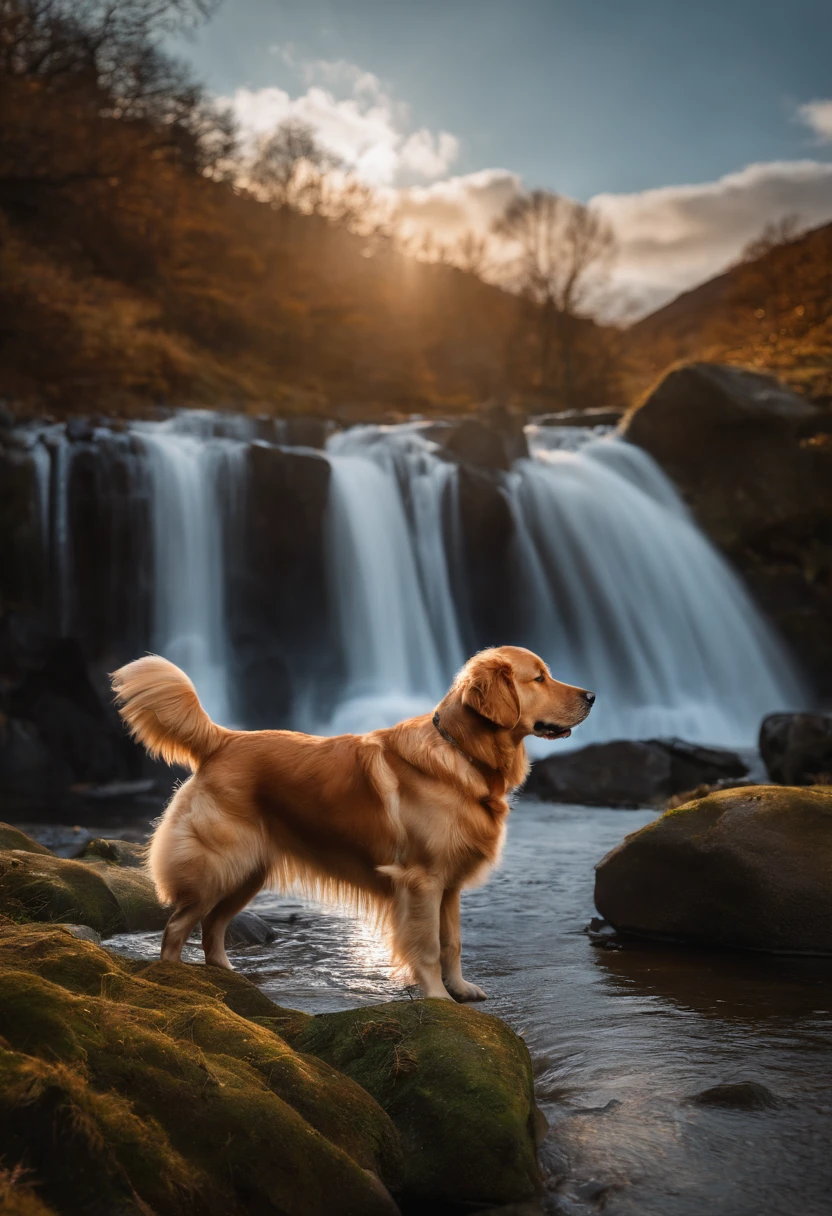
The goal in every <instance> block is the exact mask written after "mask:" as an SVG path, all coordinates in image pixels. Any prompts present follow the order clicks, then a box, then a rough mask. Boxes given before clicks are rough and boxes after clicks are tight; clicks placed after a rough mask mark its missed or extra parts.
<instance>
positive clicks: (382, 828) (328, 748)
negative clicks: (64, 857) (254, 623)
mask: <svg viewBox="0 0 832 1216" xmlns="http://www.w3.org/2000/svg"><path fill="white" fill-rule="evenodd" d="M112 682H113V689H114V691H115V693H116V699H117V703H118V706H119V712H120V714H121V716H122V718H123V719H124V721H125V722H126V723H127V725H128V727H129V728H130V730H131V732H132V734H133V735H134V737H135V738H136V739H138V740H139V741H140V742H141V743H143V744H144V746H145V748H146V749H147V751H148V752H149V753H150V755H151V756H161V757H162V758H163V759H164V760H166V761H167V763H169V764H183V765H186V766H187V767H189V768H190V769H192V770H193V774H194V775H193V776H192V777H190V778H188V780H187V781H185V782H184V783H183V784H182V785H181V786H180V787H179V789H178V790H177V791H176V793H175V795H174V797H173V799H172V800H171V802H170V805H169V806H168V808H167V810H166V811H165V814H164V816H163V817H162V819H161V821H160V823H159V825H158V827H157V828H156V831H155V833H154V835H153V839H152V841H151V845H150V854H149V865H150V871H151V874H152V876H153V880H154V882H155V884H156V891H157V893H158V896H159V899H160V900H161V901H162V903H163V904H168V905H172V906H173V913H172V915H171V917H170V920H169V921H168V924H167V927H166V929H165V932H164V936H163V938H162V958H163V959H168V960H178V959H179V958H180V956H181V953H182V947H183V945H184V944H185V942H186V941H187V939H188V937H189V936H190V934H191V932H192V931H193V929H194V928H195V927H196V925H197V924H198V923H199V922H200V921H201V922H202V948H203V950H204V952H205V961H206V963H210V964H213V965H215V966H218V967H229V966H230V963H229V961H228V957H227V955H226V953H225V931H226V928H227V926H228V923H229V921H230V920H231V918H232V917H233V916H235V915H236V914H237V913H238V912H239V911H240V910H241V909H242V908H244V907H245V905H246V904H247V903H248V902H249V900H250V899H252V898H253V896H254V895H256V894H257V892H258V891H259V890H260V889H261V887H263V886H265V885H267V884H268V885H270V886H273V887H276V888H278V889H279V890H282V891H295V892H300V893H305V894H307V895H309V896H312V897H314V898H317V899H319V900H323V901H330V902H337V903H341V904H344V903H346V904H349V905H352V907H353V908H354V909H355V910H356V911H358V912H365V913H370V914H372V915H375V917H377V918H378V920H379V921H381V922H382V923H383V924H384V926H385V927H386V929H387V931H388V937H389V939H390V943H391V947H392V953H393V956H394V959H395V960H396V962H397V963H398V964H401V965H402V966H405V967H407V968H409V970H410V972H411V974H412V977H413V979H414V981H415V982H416V983H418V984H419V985H420V987H421V989H422V991H423V993H424V995H425V996H427V997H442V998H448V997H454V998H456V1000H458V1001H477V1000H483V999H484V998H485V993H484V992H483V991H482V989H481V988H478V987H477V985H476V984H471V983H469V982H468V981H467V980H465V979H463V976H462V967H461V949H460V932H459V895H460V891H461V890H462V888H463V887H470V886H473V885H476V884H478V883H481V882H482V881H483V880H484V879H485V877H486V876H487V874H488V872H489V870H490V869H491V867H492V866H493V865H494V864H495V862H496V861H497V860H498V858H499V856H500V850H501V849H502V845H503V840H504V837H505V831H506V818H507V816H508V813H509V804H508V802H507V801H506V795H507V794H508V793H509V792H510V791H511V790H513V789H515V788H516V787H517V786H519V785H520V784H521V783H522V782H523V781H524V780H525V778H526V775H527V773H528V768H529V762H528V759H527V757H526V750H525V747H524V745H523V740H524V738H525V737H526V736H527V735H532V734H534V735H538V736H540V737H542V738H546V739H558V738H564V737H566V736H567V735H568V734H569V733H570V731H571V728H572V727H573V726H577V725H578V723H579V722H582V721H583V720H584V718H585V717H586V716H587V714H588V713H589V711H590V708H591V706H592V703H593V701H594V700H595V695H594V693H591V692H587V691H586V690H585V689H583V688H575V687H573V686H572V685H569V684H561V683H558V681H557V680H554V679H553V678H552V676H551V675H550V674H549V670H548V668H547V667H546V664H545V663H544V662H543V660H542V659H539V658H538V657H537V656H536V655H534V654H532V653H531V651H529V650H523V649H521V648H520V647H517V646H501V647H499V648H497V649H492V650H484V651H482V652H481V653H480V654H477V655H475V656H474V658H472V659H470V660H469V661H468V662H467V663H466V664H465V666H464V667H463V668H462V670H461V671H460V673H459V675H458V676H457V677H456V679H455V680H454V683H453V685H452V687H451V689H450V691H449V692H448V693H447V695H446V696H445V697H444V698H443V700H442V701H441V702H440V703H439V705H438V706H437V708H436V712H435V713H433V714H425V715H424V716H422V717H419V718H411V719H409V720H408V721H406V722H400V723H399V724H398V725H397V726H393V727H390V728H388V729H384V730H375V731H371V732H370V733H369V734H366V735H339V736H337V737H335V738H322V737H317V736H313V735H304V734H299V733H297V732H295V731H289V730H260V731H238V730H227V729H225V728H224V727H222V726H217V725H216V723H214V722H212V721H211V719H210V718H209V717H208V715H207V714H206V713H205V710H204V709H203V708H202V706H201V705H200V702H199V698H198V697H197V694H196V690H195V689H194V686H193V684H192V683H191V681H190V680H189V679H188V677H187V676H186V675H185V673H184V672H182V671H180V670H179V668H178V667H174V665H173V664H172V663H169V662H168V661H167V660H166V659H162V658H158V657H157V656H155V655H150V656H148V657H146V658H143V659H138V660H137V661H136V662H135V663H129V664H128V665H127V666H126V667H122V668H121V669H120V670H119V671H117V672H115V673H114V675H113V677H112Z"/></svg>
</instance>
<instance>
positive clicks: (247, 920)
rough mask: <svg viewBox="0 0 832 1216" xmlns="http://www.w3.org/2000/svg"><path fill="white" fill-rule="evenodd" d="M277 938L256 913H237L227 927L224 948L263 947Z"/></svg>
mask: <svg viewBox="0 0 832 1216" xmlns="http://www.w3.org/2000/svg"><path fill="white" fill-rule="evenodd" d="M276 937H277V934H276V933H275V931H274V929H273V928H272V927H271V925H270V924H268V923H267V922H266V921H264V920H263V918H262V916H258V915H257V913H256V912H238V913H237V915H236V916H235V917H234V919H233V920H232V922H231V924H230V925H229V926H228V930H227V932H226V935H225V944H226V946H263V945H265V944H266V943H267V942H273V941H274V939H275V938H276Z"/></svg>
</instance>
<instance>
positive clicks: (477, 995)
mask: <svg viewBox="0 0 832 1216" xmlns="http://www.w3.org/2000/svg"><path fill="white" fill-rule="evenodd" d="M448 991H449V992H450V994H451V996H452V997H453V998H454V1000H456V1001H487V1000H488V997H487V996H486V995H485V993H484V992H483V990H482V988H480V987H478V985H477V984H469V983H468V981H467V980H463V981H462V983H460V984H455V985H454V987H453V988H450V987H449V988H448Z"/></svg>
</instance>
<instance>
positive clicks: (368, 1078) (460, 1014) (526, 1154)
mask: <svg viewBox="0 0 832 1216" xmlns="http://www.w3.org/2000/svg"><path fill="white" fill-rule="evenodd" d="M290 1041H291V1043H292V1045H293V1046H294V1047H295V1048H296V1049H297V1050H299V1051H303V1052H309V1053H311V1054H312V1055H313V1056H318V1057H320V1058H321V1059H323V1060H326V1061H327V1062H328V1063H329V1064H333V1065H334V1066H335V1067H336V1068H338V1069H340V1070H341V1071H342V1072H344V1073H346V1074H347V1076H349V1077H352V1078H353V1080H355V1081H358V1082H359V1084H361V1085H363V1086H364V1088H365V1089H367V1090H369V1092H370V1093H371V1094H372V1095H373V1097H374V1098H375V1099H376V1101H377V1102H378V1103H379V1104H380V1105H381V1106H382V1107H383V1108H384V1109H385V1110H386V1111H387V1113H388V1114H389V1116H390V1118H391V1119H392V1120H393V1123H394V1124H395V1125H396V1128H397V1129H398V1132H399V1136H400V1137H401V1143H402V1148H403V1150H404V1191H405V1194H406V1196H407V1198H408V1200H409V1201H410V1202H411V1203H416V1204H417V1205H424V1207H422V1206H420V1207H419V1209H418V1210H420V1211H421V1210H425V1211H427V1210H434V1209H433V1208H432V1207H429V1206H428V1205H432V1204H441V1203H443V1202H444V1203H453V1204H456V1205H458V1206H459V1208H460V1210H461V1209H462V1207H463V1206H464V1207H465V1208H466V1210H467V1209H468V1208H469V1207H471V1208H473V1207H474V1206H475V1205H483V1206H486V1205H489V1204H493V1205H496V1204H508V1203H517V1202H521V1201H523V1200H525V1199H529V1198H531V1197H532V1196H533V1195H534V1194H535V1192H536V1191H537V1190H538V1188H539V1185H540V1175H539V1171H538V1166H537V1157H536V1144H537V1139H538V1137H539V1136H540V1134H541V1133H542V1132H543V1130H545V1121H544V1119H543V1116H542V1115H541V1114H540V1112H539V1111H538V1109H537V1106H536V1104H535V1100H534V1088H533V1079H532V1069H531V1061H530V1059H529V1053H528V1050H527V1048H526V1045H525V1043H524V1042H523V1041H522V1039H519V1038H518V1037H517V1036H516V1035H515V1034H513V1033H512V1031H511V1030H509V1028H508V1027H507V1026H506V1025H505V1024H504V1023H503V1022H501V1021H500V1020H499V1019H498V1018H495V1017H490V1016H488V1015H487V1014H484V1013H481V1012H480V1011H479V1010H475V1009H470V1008H468V1007H466V1006H461V1005H454V1004H452V1003H451V1002H449V1001H418V1002H413V1001H396V1002H391V1003H390V1004H387V1005H380V1006H376V1007H375V1008H364V1009H353V1010H348V1011H347V1012H345V1013H334V1014H323V1015H321V1016H319V1017H316V1018H312V1019H310V1020H309V1021H307V1022H306V1023H305V1024H303V1026H302V1027H301V1028H300V1031H299V1033H297V1034H295V1035H294V1036H292V1037H291V1039H290ZM455 1210H456V1209H455Z"/></svg>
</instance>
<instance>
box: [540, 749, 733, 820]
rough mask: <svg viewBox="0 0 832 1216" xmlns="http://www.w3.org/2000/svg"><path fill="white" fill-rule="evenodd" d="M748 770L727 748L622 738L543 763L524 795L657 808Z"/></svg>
mask: <svg viewBox="0 0 832 1216" xmlns="http://www.w3.org/2000/svg"><path fill="white" fill-rule="evenodd" d="M747 772H748V766H747V765H746V764H745V763H744V761H743V760H742V758H741V757H740V756H738V755H737V754H736V752H731V751H727V750H725V749H723V748H718V747H701V746H699V745H697V744H693V743H686V742H684V741H683V740H681V739H646V740H642V741H638V740H628V739H620V740H616V741H613V742H612V743H592V744H590V745H589V746H588V747H583V748H580V749H579V750H578V751H574V752H567V753H566V754H565V755H553V756H549V757H547V758H546V759H545V760H538V761H537V763H536V764H535V765H534V766H533V768H532V771H531V773H530V775H529V779H528V781H527V782H526V785H525V786H524V792H525V793H527V794H530V795H532V796H533V797H535V798H540V799H542V800H544V801H547V802H575V803H579V804H581V805H584V806H618V807H637V806H658V805H661V804H662V803H664V802H665V801H666V800H667V799H668V798H669V797H671V796H672V795H673V794H675V793H677V792H679V791H681V790H689V789H690V788H691V787H692V786H696V785H699V784H702V783H712V782H716V781H718V780H721V779H724V778H728V779H733V778H741V777H744V776H745V774H746V773H747Z"/></svg>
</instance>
